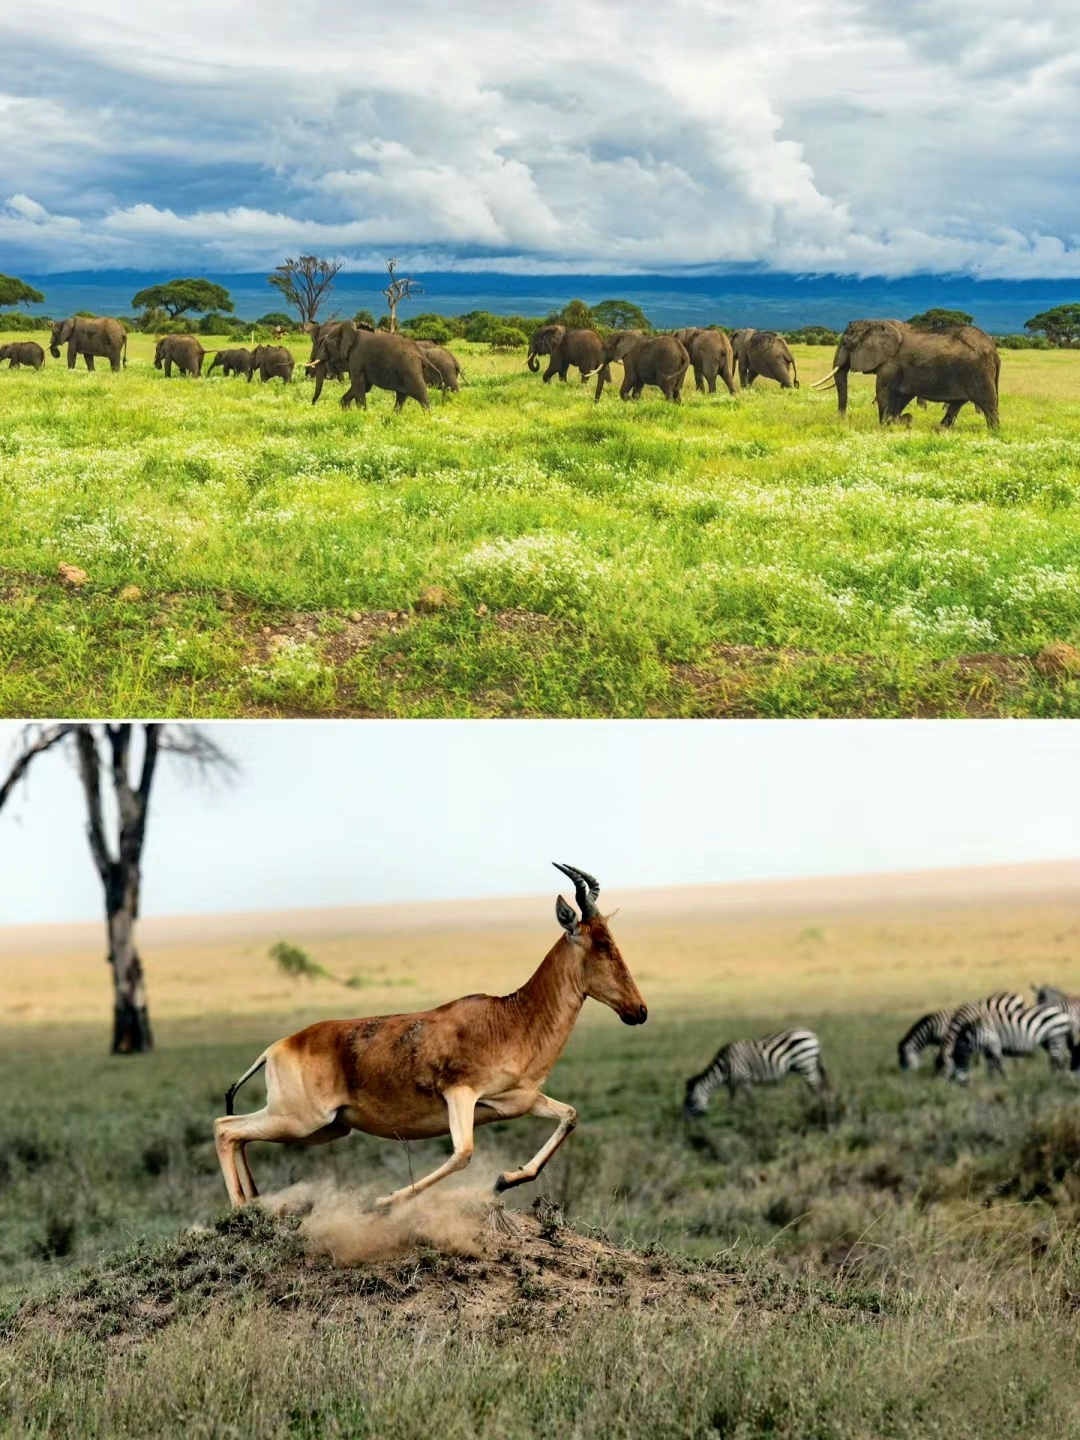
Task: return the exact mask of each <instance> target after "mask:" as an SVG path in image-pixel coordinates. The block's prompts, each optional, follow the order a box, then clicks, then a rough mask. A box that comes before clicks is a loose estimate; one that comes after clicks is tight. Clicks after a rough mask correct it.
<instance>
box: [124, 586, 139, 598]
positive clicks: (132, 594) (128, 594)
mask: <svg viewBox="0 0 1080 1440" xmlns="http://www.w3.org/2000/svg"><path fill="white" fill-rule="evenodd" d="M120 599H121V600H141V599H142V591H141V590H140V589H139V587H138V586H137V585H125V586H124V588H123V589H122V590H121V591H120Z"/></svg>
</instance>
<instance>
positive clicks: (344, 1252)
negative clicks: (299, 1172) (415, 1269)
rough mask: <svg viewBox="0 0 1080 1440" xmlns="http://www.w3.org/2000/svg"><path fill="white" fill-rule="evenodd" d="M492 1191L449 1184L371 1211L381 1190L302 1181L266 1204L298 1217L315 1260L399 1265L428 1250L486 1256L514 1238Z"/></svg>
mask: <svg viewBox="0 0 1080 1440" xmlns="http://www.w3.org/2000/svg"><path fill="white" fill-rule="evenodd" d="M497 1173H498V1172H497V1171H493V1173H492V1177H491V1182H489V1183H488V1184H476V1183H473V1184H470V1185H463V1184H458V1185H455V1184H453V1183H452V1182H444V1183H442V1184H440V1185H436V1186H434V1187H433V1188H432V1189H431V1190H428V1191H425V1192H424V1193H423V1194H422V1195H416V1196H410V1197H408V1198H406V1199H404V1200H400V1201H398V1202H396V1203H395V1204H394V1206H393V1207H392V1208H391V1209H389V1210H373V1209H372V1208H371V1206H372V1203H373V1201H374V1198H375V1195H376V1193H377V1192H376V1191H374V1190H370V1191H365V1190H358V1189H349V1188H347V1187H342V1186H339V1185H336V1184H335V1183H334V1182H333V1181H329V1180H328V1181H322V1182H312V1183H308V1182H302V1183H301V1184H298V1185H291V1186H290V1187H289V1188H288V1189H287V1190H281V1191H278V1192H277V1193H276V1194H273V1195H267V1196H264V1197H263V1198H262V1200H261V1201H260V1204H261V1205H262V1206H263V1208H264V1209H266V1210H268V1211H269V1212H270V1213H271V1214H273V1215H299V1216H301V1217H302V1219H301V1222H300V1236H301V1238H302V1240H303V1241H304V1244H305V1245H306V1246H307V1248H308V1250H309V1252H310V1253H311V1254H313V1255H327V1256H329V1257H330V1259H331V1260H332V1261H333V1262H334V1264H335V1265H342V1266H348V1265H364V1264H371V1263H375V1262H377V1261H381V1260H394V1259H397V1258H398V1257H400V1256H402V1255H407V1254H409V1253H410V1252H412V1251H415V1250H416V1249H417V1248H418V1246H421V1245H426V1246H430V1247H431V1248H432V1249H434V1250H440V1251H442V1252H443V1253H444V1254H447V1255H469V1256H473V1257H479V1256H480V1255H482V1254H484V1252H485V1247H486V1245H487V1243H488V1242H489V1241H490V1240H491V1239H492V1238H493V1237H494V1236H497V1235H502V1236H506V1235H508V1234H511V1233H513V1229H514V1224H513V1220H512V1219H511V1217H510V1216H509V1215H508V1214H507V1213H506V1211H504V1210H503V1207H502V1203H501V1202H500V1201H499V1200H498V1199H497V1198H496V1197H495V1194H494V1179H495V1174H497Z"/></svg>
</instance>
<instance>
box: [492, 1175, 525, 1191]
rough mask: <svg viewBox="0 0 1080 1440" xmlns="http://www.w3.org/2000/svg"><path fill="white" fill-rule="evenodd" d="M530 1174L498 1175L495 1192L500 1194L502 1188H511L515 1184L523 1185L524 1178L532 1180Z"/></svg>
mask: <svg viewBox="0 0 1080 1440" xmlns="http://www.w3.org/2000/svg"><path fill="white" fill-rule="evenodd" d="M534 1178H535V1177H534V1176H532V1175H514V1174H510V1175H500V1176H499V1178H498V1179H497V1180H496V1181H495V1194H496V1195H501V1194H502V1192H503V1191H504V1190H512V1189H513V1188H514V1186H515V1185H524V1184H525V1182H526V1180H532V1179H534Z"/></svg>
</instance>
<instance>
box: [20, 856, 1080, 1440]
mask: <svg viewBox="0 0 1080 1440" xmlns="http://www.w3.org/2000/svg"><path fill="white" fill-rule="evenodd" d="M1078 889H1080V867H1078V866H1076V865H1055V866H1032V867H1019V868H1014V869H1007V870H999V871H986V872H955V873H953V874H951V875H938V876H936V877H930V876H921V877H919V876H916V877H910V876H909V877H878V878H876V879H874V880H861V881H829V882H822V883H818V884H810V883H809V882H799V883H785V884H782V885H781V884H767V885H758V886H742V887H724V888H717V889H700V890H699V889H688V890H683V891H666V892H661V891H656V892H628V893H627V894H625V895H622V896H617V895H615V894H612V895H611V896H606V897H605V898H606V899H611V900H612V902H613V903H619V904H620V906H621V909H620V912H619V915H618V917H617V918H616V920H615V921H614V922H613V928H614V930H615V933H616V935H617V938H618V939H619V941H620V944H621V946H622V949H623V953H624V955H625V957H626V959H627V961H628V963H629V965H630V966H631V969H632V970H633V971H634V973H635V976H636V978H637V979H638V980H639V982H640V984H641V988H642V990H643V992H644V993H645V996H646V999H647V1000H648V1002H649V1005H650V1019H649V1021H648V1023H647V1025H645V1026H644V1027H643V1028H641V1029H633V1030H631V1029H626V1028H624V1027H622V1026H620V1025H619V1024H618V1022H617V1020H616V1019H615V1017H614V1016H613V1015H612V1014H611V1013H610V1012H608V1011H606V1010H603V1009H601V1008H600V1007H599V1006H596V1005H595V1004H593V1003H592V1002H590V1004H589V1005H588V1006H587V1007H586V1011H585V1014H584V1016H583V1019H582V1021H581V1023H580V1024H579V1026H578V1029H577V1030H576V1031H575V1033H574V1036H573V1038H572V1040H571V1043H570V1046H569V1048H568V1050H567V1051H566V1053H565V1055H564V1057H563V1059H562V1060H561V1061H560V1063H559V1065H558V1067H557V1069H556V1071H555V1072H554V1074H553V1076H552V1078H551V1081H550V1083H549V1086H548V1087H547V1088H548V1089H549V1091H550V1093H551V1094H553V1095H555V1096H557V1097H559V1098H561V1099H564V1100H569V1101H572V1103H574V1104H575V1105H576V1106H577V1107H578V1109H579V1114H580V1124H579V1128H578V1129H577V1131H576V1132H575V1133H574V1134H573V1135H572V1136H571V1137H570V1139H569V1140H568V1142H567V1144H566V1145H565V1146H564V1148H563V1150H562V1151H561V1152H560V1153H559V1155H557V1156H556V1158H555V1159H554V1160H553V1161H552V1163H551V1165H550V1166H549V1168H548V1170H547V1171H546V1172H545V1174H544V1176H543V1177H542V1179H541V1181H540V1182H539V1183H538V1184H537V1185H536V1186H534V1187H530V1188H528V1189H525V1190H520V1191H514V1192H511V1195H510V1197H509V1203H508V1205H507V1209H506V1211H505V1213H504V1215H503V1216H502V1217H500V1213H499V1211H498V1210H492V1209H491V1207H490V1205H489V1203H488V1199H487V1198H486V1195H485V1189H486V1187H489V1186H490V1183H491V1180H492V1177H493V1176H494V1174H495V1173H496V1170H497V1169H498V1168H499V1167H500V1166H502V1165H505V1164H507V1163H512V1164H517V1163H520V1162H521V1161H522V1160H523V1159H524V1158H525V1157H526V1156H527V1155H529V1154H531V1153H532V1151H533V1150H534V1149H535V1148H536V1146H537V1145H538V1144H539V1142H540V1140H541V1138H542V1136H543V1135H544V1133H545V1127H544V1125H543V1124H542V1123H541V1122H534V1121H522V1122H517V1123H516V1124H513V1125H506V1126H491V1127H485V1128H484V1129H483V1130H481V1131H480V1132H479V1135H478V1146H477V1154H476V1157H475V1159H474V1161H473V1165H472V1167H471V1168H470V1169H469V1170H468V1171H466V1172H465V1173H464V1175H462V1176H461V1177H459V1180H460V1183H453V1182H451V1183H449V1184H448V1185H447V1186H446V1187H445V1188H443V1187H439V1188H438V1189H437V1190H436V1191H435V1192H433V1193H432V1198H431V1199H430V1202H424V1203H423V1204H421V1202H414V1203H415V1204H416V1205H417V1207H418V1208H417V1209H416V1210H415V1211H414V1212H413V1218H412V1219H411V1220H405V1221H402V1222H401V1224H400V1225H399V1228H398V1229H397V1230H393V1229H385V1228H384V1229H380V1228H379V1225H380V1224H382V1222H375V1221H373V1220H372V1218H371V1217H370V1216H368V1215H366V1214H364V1213H363V1202H364V1201H365V1199H366V1198H367V1197H369V1196H371V1195H373V1194H376V1193H382V1192H383V1191H384V1190H385V1189H386V1188H387V1186H388V1185H390V1184H395V1185H396V1184H400V1183H403V1182H404V1181H405V1180H406V1179H407V1177H408V1175H409V1174H410V1172H414V1173H420V1172H421V1171H424V1170H426V1169H427V1168H429V1167H430V1166H431V1165H432V1164H434V1163H436V1161H437V1158H438V1157H440V1156H441V1155H443V1154H444V1153H445V1145H444V1143H443V1142H440V1141H431V1142H427V1143H426V1144H419V1145H413V1146H411V1147H409V1149H408V1150H406V1149H405V1147H403V1146H401V1145H399V1144H395V1143H393V1142H387V1141H379V1140H375V1139H371V1138H369V1137H362V1136H353V1137H352V1138H351V1139H349V1140H348V1141H345V1142H341V1143H338V1144H336V1145H332V1146H328V1147H324V1148H322V1149H318V1150H302V1149H286V1148H283V1147H278V1146H264V1147H254V1148H253V1150H252V1161H253V1168H254V1170H255V1173H256V1177H257V1178H258V1180H259V1182H260V1184H261V1186H262V1188H263V1191H264V1193H267V1192H273V1193H274V1194H275V1195H277V1196H278V1197H279V1200H278V1203H277V1204H276V1205H275V1206H273V1207H272V1208H273V1209H274V1210H280V1209H281V1208H282V1202H281V1201H280V1197H281V1195H282V1193H283V1192H288V1196H287V1198H289V1197H291V1198H292V1199H293V1200H294V1201H296V1200H297V1197H299V1196H304V1195H306V1197H307V1203H306V1205H304V1206H295V1205H294V1209H299V1210H305V1211H306V1212H307V1213H305V1214H298V1213H293V1214H290V1213H285V1214H277V1213H270V1212H268V1211H263V1210H261V1209H251V1210H247V1211H244V1212H241V1213H240V1214H238V1215H236V1216H230V1215H229V1214H228V1213H227V1211H226V1206H225V1196H224V1190H223V1186H222V1183H221V1178H220V1174H219V1172H218V1168H217V1164H216V1160H215V1156H214V1152H213V1145H212V1141H211V1122H212V1119H213V1117H214V1116H215V1115H216V1114H219V1113H221V1110H222V1094H223V1091H224V1089H225V1087H226V1085H227V1084H229V1083H230V1082H231V1081H232V1080H233V1079H234V1078H235V1077H236V1076H237V1075H238V1074H240V1073H241V1072H242V1071H243V1070H244V1069H245V1068H246V1067H247V1066H248V1065H249V1064H250V1062H251V1060H252V1059H253V1058H254V1056H255V1055H257V1054H258V1053H259V1051H260V1050H261V1049H262V1048H263V1047H264V1046H265V1045H266V1044H267V1042H268V1041H269V1040H271V1039H273V1038H275V1037H277V1036H278V1035H280V1034H283V1033H287V1032H288V1031H290V1030H292V1029H295V1028H298V1027H299V1026H301V1025H302V1024H304V1023H307V1022H308V1021H310V1020H313V1019H315V1018H317V1017H320V1016H325V1015H328V1014H337V1015H342V1014H349V1013H353V1014H361V1015H363V1014H371V1013H380V1012H385V1011H391V1010H403V1009H415V1008H420V1007H422V1006H426V1005H428V1004H431V1003H434V1002H437V1001H440V1000H443V999H447V998H451V997H452V996H453V995H455V994H459V993H463V992H465V991H468V990H472V989H477V988H483V989H487V990H489V991H498V990H509V989H512V988H514V987H515V986H516V985H517V984H519V983H520V982H521V981H522V979H524V977H525V976H526V975H527V974H528V973H529V972H530V971H531V969H532V968H533V967H534V966H535V964H536V963H537V962H538V961H539V959H540V958H541V956H542V955H543V953H544V952H545V950H546V949H547V948H548V947H549V945H550V944H551V943H552V941H553V939H554V932H555V923H554V920H553V919H552V918H551V917H550V900H549V898H545V897H540V898H531V899H522V900H515V901H506V902H491V901H488V902H484V904H483V905H482V906H479V905H477V904H471V903H470V904H460V903H455V904H454V905H444V906H415V907H410V908H409V909H408V910H396V911H395V910H391V909H384V910H383V909H380V910H364V911H359V910H355V911H325V912H296V913H292V914H285V913H282V914H271V915H259V916H234V917H203V918H199V919H190V920H176V921H147V922H145V932H144V936H143V947H142V948H143V954H144V958H145V960H146V964H147V970H148V976H149V984H150V999H151V1006H152V1010H153V1014H154V1017H155V1021H156V1027H157V1042H158V1043H157V1048H156V1050H155V1051H154V1052H153V1053H151V1054H150V1055H147V1056H143V1057H140V1058H115V1059H113V1058H109V1057H108V1056H107V1055H106V1054H105V1053H104V1052H105V1049H106V1045H107V1037H108V1020H109V1015H108V1006H109V994H108V986H107V984H106V979H105V974H104V967H103V966H102V965H101V963H100V936H99V934H98V932H97V929H96V927H90V926H86V927H66V928H65V927H42V928H36V929H32V930H31V929H27V930H22V931H19V930H9V931H6V932H3V934H2V940H3V943H2V944H0V981H2V985H3V988H2V990H0V996H2V999H0V1023H2V1025H3V1032H2V1033H3V1042H2V1047H0V1086H2V1091H3V1094H4V1097H5V1098H4V1106H3V1109H2V1111H0V1263H2V1266H3V1284H2V1291H0V1427H2V1429H3V1431H4V1433H7V1434H12V1435H67V1434H75V1433H77V1434H79V1435H100V1436H106V1435H107V1436H116V1435H133V1436H134V1435H149V1434H153V1435H184V1436H186V1437H201V1436H226V1435H237V1434H243V1435H245V1436H252V1437H263V1436H266V1437H270V1436H275V1437H276V1436H285V1435H290V1436H293V1435H295V1436H322V1435H371V1436H379V1437H394V1436H419V1435H429V1434H433V1433H434V1434H440V1435H446V1436H462V1437H468V1436H507V1437H513V1436H532V1435H556V1434H558V1435H568V1436H626V1435H645V1434H648V1435H662V1436H709V1435H716V1436H727V1437H739V1440H751V1437H766V1436H768V1437H791V1440H796V1437H799V1440H804V1437H821V1440H825V1437H829V1440H833V1437H836V1440H840V1437H845V1440H846V1437H852V1440H855V1437H868V1436H890V1437H892V1436H895V1437H911V1440H916V1437H918V1440H923V1437H932V1436H942V1437H944V1436H949V1437H966V1436H975V1435H978V1436H980V1437H997V1436H1002V1437H1004V1436H1009V1437H1011V1440H1012V1437H1023V1436H1032V1437H1035V1436H1038V1437H1045V1436H1055V1437H1057V1436H1061V1437H1066V1436H1073V1435H1078V1434H1080V1400H1078V1398H1077V1391H1076V1386H1075V1383H1074V1377H1075V1374H1076V1366H1077V1361H1078V1358H1080V1356H1078V1353H1077V1351H1078V1345H1077V1339H1078V1329H1077V1309H1078V1306H1080V1244H1078V1242H1077V1238H1076V1230H1077V1220H1078V1218H1080V1119H1078V1109H1077V1089H1076V1086H1075V1082H1073V1081H1071V1080H1070V1079H1069V1078H1068V1077H1067V1076H1065V1077H1063V1076H1061V1075H1053V1074H1051V1073H1050V1071H1049V1068H1048V1066H1047V1064H1046V1060H1045V1056H1042V1055H1041V1054H1040V1056H1039V1057H1038V1058H1036V1059H1029V1060H1026V1061H1025V1060H1015V1061H1012V1062H1007V1067H1008V1068H1007V1073H1006V1076H1005V1078H1004V1079H998V1080H995V1079H991V1078H989V1077H988V1076H987V1074H986V1073H985V1070H981V1069H980V1070H978V1071H977V1072H976V1073H975V1075H974V1077H973V1079H972V1082H971V1084H970V1085H969V1086H968V1087H967V1088H966V1089H965V1088H962V1087H958V1086H955V1085H950V1084H949V1083H947V1082H945V1081H942V1080H940V1079H938V1078H937V1077H935V1075H934V1074H933V1073H932V1066H930V1065H927V1066H925V1067H924V1068H923V1069H921V1070H919V1071H917V1072H915V1073H907V1074H902V1073H901V1072H900V1071H899V1070H898V1068H897V1063H896V1042H897V1039H898V1038H899V1036H900V1034H901V1033H902V1032H903V1030H904V1029H906V1027H907V1024H908V1023H909V1021H910V1020H912V1019H913V1018H914V1017H915V1016H917V1015H918V1014H920V1013H922V1012H923V1011H925V1010H927V1009H930V1008H932V1007H935V1006H937V1005H940V1004H944V1003H948V1002H950V1001H956V1000H960V999H963V998H967V997H969V996H977V995H982V994H986V993H987V992H989V991H992V990H997V989H1003V988H1016V989H1021V990H1023V989H1026V987H1027V985H1028V984H1029V983H1031V982H1040V981H1044V980H1052V981H1053V982H1055V983H1057V984H1059V985H1061V986H1062V987H1064V988H1066V989H1070V990H1077V989H1080V958H1078V956H1080V947H1078V940H1080V926H1078V924H1077V920H1076V900H1077V892H1078ZM481 911H482V913H478V912H481ZM279 939H287V940H289V941H290V942H291V943H294V944H297V945H301V946H303V947H304V948H306V949H307V950H308V952H309V953H310V955H312V956H313V957H315V958H316V959H317V960H318V961H319V962H320V963H321V964H322V965H323V966H324V967H325V968H326V970H328V971H329V972H331V973H332V974H334V975H337V976H339V977H341V978H344V979H350V978H351V979H352V980H354V982H355V985H354V988H352V989H349V990H346V989H343V988H340V987H336V986H334V985H333V984H332V983H331V982H329V981H319V982H314V981H297V980H293V979H289V978H288V977H287V976H284V975H282V974H281V973H280V972H279V971H278V970H276V969H275V967H274V965H273V964H272V962H271V960H270V959H269V957H268V950H269V947H270V946H271V945H272V944H274V942H275V941H277V940H279ZM796 1021H797V1022H799V1023H803V1024H809V1025H811V1026H812V1027H813V1028H815V1029H816V1030H817V1031H818V1033H819V1034H820V1036H821V1039H822V1043H823V1047H824V1057H825V1061H826V1064H827V1066H828V1069H829V1073H830V1077H831V1080H832V1093H831V1094H830V1095H829V1096H828V1097H827V1098H826V1099H824V1100H818V1099H815V1098H814V1097H812V1096H811V1095H809V1094H808V1093H807V1092H805V1091H804V1090H802V1089H801V1088H800V1087H799V1085H798V1083H797V1082H796V1081H793V1080H792V1081H788V1082H787V1083H785V1084H784V1085H782V1086H780V1087H777V1088H774V1089H771V1090H766V1089H762V1090H760V1091H759V1092H758V1093H757V1095H756V1096H755V1097H754V1099H753V1100H750V1101H741V1102H739V1103H736V1104H730V1103H729V1102H728V1101H727V1099H726V1098H725V1097H724V1096H723V1095H718V1096H716V1097H714V1099H713V1102H712V1105H711V1108H710V1109H709V1111H708V1113H707V1114H706V1115H705V1117H704V1118H702V1119H699V1120H695V1121H688V1120H685V1119H684V1118H683V1115H682V1098H683V1090H684V1083H685V1080H686V1078H687V1076H688V1075H689V1074H691V1073H693V1072H694V1071H696V1070H698V1069H700V1068H702V1067H703V1066H704V1065H705V1063H706V1062H707V1061H708V1060H709V1059H710V1058H711V1056H712V1054H713V1053H714V1052H715V1050H716V1049H717V1047H718V1046H719V1045H720V1044H721V1043H722V1042H723V1041H725V1040H727V1039H730V1038H732V1037H734V1036H736V1035H753V1034H760V1033H764V1032H766V1031H768V1030H771V1029H775V1028H778V1027H780V1026H781V1025H783V1024H785V1023H791V1022H796ZM259 1090H260V1086H259V1084H258V1082H257V1081H256V1082H253V1083H252V1087H251V1089H250V1090H248V1091H245V1092H244V1095H243V1097H242V1098H243V1100H244V1105H243V1106H242V1108H247V1107H248V1106H251V1107H254V1106H256V1105H258V1104H259V1103H261V1101H260V1096H259ZM548 1128H550V1127H548ZM297 1187H299V1188H297ZM440 1191H441V1196H440ZM436 1197H439V1198H436ZM534 1201H536V1202H538V1203H535V1204H534ZM400 1213H401V1214H403V1215H407V1214H408V1211H407V1210H403V1211H402V1212H400ZM343 1262H347V1263H343Z"/></svg>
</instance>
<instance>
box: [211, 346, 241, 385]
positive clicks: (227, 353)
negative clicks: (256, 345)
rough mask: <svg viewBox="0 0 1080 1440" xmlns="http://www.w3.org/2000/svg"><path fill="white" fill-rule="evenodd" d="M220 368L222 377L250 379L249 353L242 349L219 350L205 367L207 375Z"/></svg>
mask: <svg viewBox="0 0 1080 1440" xmlns="http://www.w3.org/2000/svg"><path fill="white" fill-rule="evenodd" d="M219 365H220V366H221V373H222V374H223V375H246V376H247V378H248V379H249V380H250V379H251V351H250V350H245V349H243V348H241V349H239V350H219V351H218V352H217V354H216V355H215V356H214V358H213V360H211V362H210V364H209V365H208V366H207V367H206V373H207V375H209V374H210V371H211V370H216V369H217V367H218V366H219Z"/></svg>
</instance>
